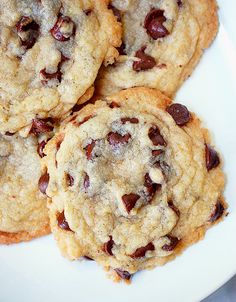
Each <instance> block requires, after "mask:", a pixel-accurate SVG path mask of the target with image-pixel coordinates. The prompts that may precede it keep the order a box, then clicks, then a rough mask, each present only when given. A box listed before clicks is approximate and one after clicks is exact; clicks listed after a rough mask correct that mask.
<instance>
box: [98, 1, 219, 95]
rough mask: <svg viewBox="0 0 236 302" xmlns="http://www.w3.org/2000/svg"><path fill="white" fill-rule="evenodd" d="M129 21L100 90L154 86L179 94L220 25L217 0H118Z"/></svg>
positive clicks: (117, 6) (118, 7)
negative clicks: (116, 55)
mask: <svg viewBox="0 0 236 302" xmlns="http://www.w3.org/2000/svg"><path fill="white" fill-rule="evenodd" d="M112 6H113V10H114V11H115V12H116V15H117V16H118V20H120V21H121V22H122V25H123V44H122V45H121V47H120V48H119V52H120V56H119V57H118V59H117V61H116V63H115V64H113V65H112V66H109V67H107V68H102V70H101V72H100V73H99V76H98V80H97V83H96V87H97V93H98V94H100V95H110V94H113V93H114V92H116V91H119V90H121V89H124V88H129V87H135V86H148V87H152V88H157V89H159V90H161V91H162V92H164V93H165V94H166V95H168V96H173V95H174V94H175V93H176V91H177V90H178V88H179V87H180V86H181V84H182V83H183V81H184V80H185V79H186V78H188V77H189V76H190V75H191V73H192V71H193V69H194V67H195V66H196V64H197V63H198V61H199V59H200V57H201V55H202V53H203V51H204V49H206V48H207V47H208V46H209V45H210V44H211V42H212V40H213V38H214V37H215V35H216V32H217V29H218V17H217V5H216V2H215V0H200V1H197V3H196V1H194V0H181V1H177V0H161V1H160V0H158V1H157V0H148V1H147V0H134V1H129V0H127V1H121V0H113V1H112Z"/></svg>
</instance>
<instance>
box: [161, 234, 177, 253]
mask: <svg viewBox="0 0 236 302" xmlns="http://www.w3.org/2000/svg"><path fill="white" fill-rule="evenodd" d="M166 237H167V238H168V239H169V240H170V243H168V244H164V245H163V247H162V249H163V250H164V251H167V252H171V251H173V250H174V249H175V248H176V246H177V244H178V243H179V239H178V238H176V237H173V236H170V235H167V236H166Z"/></svg>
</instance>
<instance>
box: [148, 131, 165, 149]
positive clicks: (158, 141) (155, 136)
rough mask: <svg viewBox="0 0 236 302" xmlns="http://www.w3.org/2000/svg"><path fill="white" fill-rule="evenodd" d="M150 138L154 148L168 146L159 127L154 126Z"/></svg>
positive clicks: (149, 132) (149, 134)
mask: <svg viewBox="0 0 236 302" xmlns="http://www.w3.org/2000/svg"><path fill="white" fill-rule="evenodd" d="M148 137H149V138H150V140H151V141H152V143H153V145H154V146H158V145H160V146H166V142H165V140H164V138H163V136H162V135H161V133H160V130H159V128H158V127H157V126H153V127H151V128H150V129H149V131H148Z"/></svg>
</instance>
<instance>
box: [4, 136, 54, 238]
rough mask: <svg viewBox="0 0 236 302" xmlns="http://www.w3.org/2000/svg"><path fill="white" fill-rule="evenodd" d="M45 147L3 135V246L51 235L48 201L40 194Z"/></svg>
mask: <svg viewBox="0 0 236 302" xmlns="http://www.w3.org/2000/svg"><path fill="white" fill-rule="evenodd" d="M43 144H44V143H43V141H41V143H40V144H38V140H37V139H36V138H35V137H28V138H26V139H24V138H21V137H19V136H17V135H12V136H11V135H10V134H8V135H0V243H5V244H9V243H16V242H20V241H27V240H31V239H33V238H35V237H39V236H42V235H46V234H48V233H49V232H50V226H49V218H48V210H47V199H46V197H45V195H43V194H42V193H41V192H39V190H38V181H39V178H40V176H41V167H40V155H39V154H41V156H44V154H43Z"/></svg>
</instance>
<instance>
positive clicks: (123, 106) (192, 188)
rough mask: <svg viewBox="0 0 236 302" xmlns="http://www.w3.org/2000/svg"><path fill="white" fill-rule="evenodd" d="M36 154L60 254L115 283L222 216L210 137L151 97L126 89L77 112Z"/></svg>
mask: <svg viewBox="0 0 236 302" xmlns="http://www.w3.org/2000/svg"><path fill="white" fill-rule="evenodd" d="M44 152H45V154H46V156H45V157H44V158H43V176H42V177H45V176H46V175H47V179H48V181H47V184H45V186H47V189H46V192H47V195H48V196H49V197H51V199H52V200H51V202H50V203H49V208H50V210H49V212H50V221H51V228H52V232H53V233H54V235H55V238H56V240H57V242H58V245H59V248H60V249H61V252H62V254H63V255H64V256H66V257H68V258H69V259H78V258H80V257H82V256H87V257H89V258H92V259H94V260H96V261H97V262H98V263H99V264H101V265H103V266H105V267H110V268H111V269H113V270H115V272H116V274H118V275H119V277H121V278H123V279H130V277H131V275H132V274H133V273H135V272H136V271H138V270H142V269H150V268H153V267H155V266H156V265H162V264H164V263H166V262H167V261H169V260H171V259H173V258H174V257H175V256H176V255H177V254H179V253H180V252H181V251H182V250H183V249H184V248H186V247H187V246H188V245H190V244H191V243H193V242H196V241H198V240H199V239H201V238H202V237H203V235H204V233H205V231H206V230H207V229H208V228H209V227H210V226H211V225H212V224H214V223H216V222H218V221H220V219H221V218H222V217H223V216H224V213H225V209H226V204H225V202H224V199H223V196H222V192H223V189H224V174H223V172H222V169H221V160H220V157H219V155H218V153H217V151H215V150H214V147H213V146H212V142H211V140H210V137H209V135H208V131H207V130H206V129H203V128H202V127H201V122H200V121H199V119H198V118H197V117H196V116H195V114H193V113H191V112H189V111H188V109H187V108H186V107H185V106H183V105H181V104H172V103H171V100H170V99H169V98H168V97H166V96H164V95H163V94H161V93H160V92H159V91H156V90H153V89H150V88H142V87H140V88H132V89H127V90H123V91H122V92H120V93H118V94H116V95H113V96H110V97H107V98H106V99H105V100H102V101H97V102H96V103H95V104H94V105H91V104H90V105H87V106H85V107H84V108H83V109H82V110H80V111H79V112H77V113H76V114H75V115H74V116H72V117H70V118H69V119H68V120H67V123H65V125H62V127H61V129H60V130H59V132H58V134H56V136H55V137H54V138H53V139H51V140H50V141H49V142H48V144H47V145H46V147H45V151H44Z"/></svg>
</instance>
